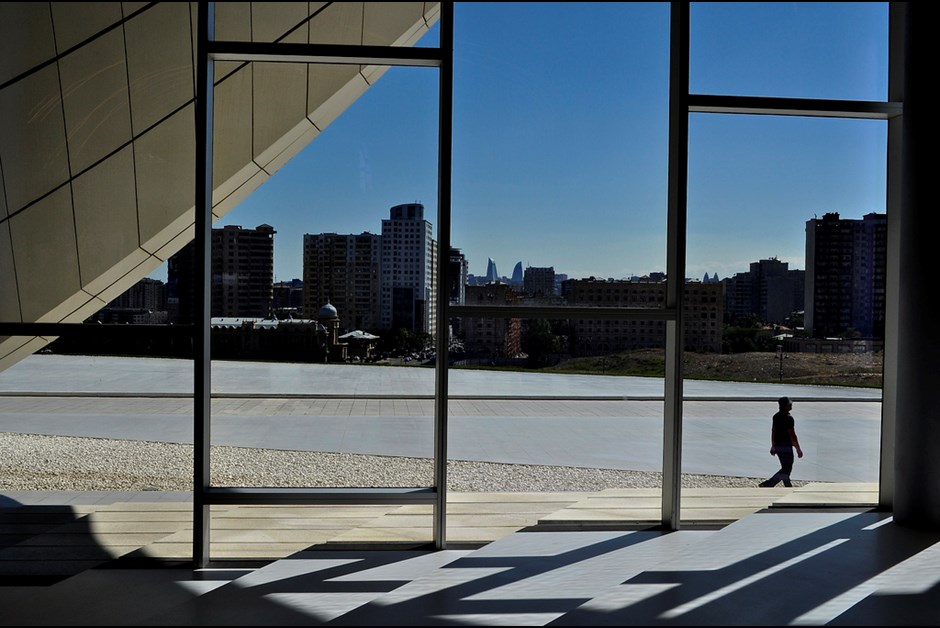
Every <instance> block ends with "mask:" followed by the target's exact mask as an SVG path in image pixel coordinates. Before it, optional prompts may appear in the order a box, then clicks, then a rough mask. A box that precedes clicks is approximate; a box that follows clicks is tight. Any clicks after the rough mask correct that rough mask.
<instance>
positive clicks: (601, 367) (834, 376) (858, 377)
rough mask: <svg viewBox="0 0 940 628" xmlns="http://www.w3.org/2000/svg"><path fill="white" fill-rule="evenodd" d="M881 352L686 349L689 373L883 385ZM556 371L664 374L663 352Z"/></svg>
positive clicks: (583, 361) (598, 359) (579, 361)
mask: <svg viewBox="0 0 940 628" xmlns="http://www.w3.org/2000/svg"><path fill="white" fill-rule="evenodd" d="M882 359H883V354H882V353H880V352H879V353H785V354H784V355H783V360H782V371H781V359H780V357H779V356H778V355H777V354H776V353H756V352H755V353H735V354H729V355H719V354H715V353H690V352H687V353H686V354H685V365H684V369H685V377H686V378H687V379H709V380H718V381H735V382H786V383H790V384H820V385H828V386H861V387H866V388H881V385H882ZM543 370H544V371H546V372H556V373H588V374H595V375H601V374H606V375H639V376H649V377H662V376H663V374H664V372H665V361H664V352H663V351H662V350H656V349H641V350H637V351H627V352H624V353H617V354H612V355H607V356H593V357H586V358H575V359H572V360H566V361H564V362H561V363H559V364H557V365H555V366H552V367H547V368H545V369H543Z"/></svg>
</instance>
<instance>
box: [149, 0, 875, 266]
mask: <svg viewBox="0 0 940 628" xmlns="http://www.w3.org/2000/svg"><path fill="white" fill-rule="evenodd" d="M581 16H583V17H584V18H585V21H586V25H587V26H588V28H584V29H577V28H575V29H573V28H572V27H571V25H572V23H573V22H574V23H577V20H578V18H579V17H581ZM588 17H591V18H592V19H587V18H588ZM668 21H669V10H668V4H662V3H577V4H574V3H571V4H569V3H552V4H549V5H539V7H538V9H535V8H532V7H531V6H529V5H526V4H524V3H518V4H516V3H467V4H462V3H458V4H457V6H456V14H455V56H454V126H453V128H454V144H453V175H454V179H453V194H452V231H451V237H450V240H451V244H452V246H454V247H455V248H459V249H461V251H463V253H464V254H465V255H466V257H467V259H468V262H469V272H470V273H471V274H474V275H477V276H481V275H485V271H486V263H487V259H488V258H493V259H494V260H495V262H496V264H497V266H498V267H500V268H503V269H508V268H511V267H512V265H513V264H515V263H516V262H517V261H523V264H524V265H532V266H553V267H554V268H555V269H556V272H560V273H565V274H568V275H569V276H571V277H588V276H598V277H605V278H606V277H614V278H622V277H629V276H632V275H643V274H647V273H649V272H653V271H662V270H665V266H666V264H665V240H666V238H665V232H666V200H667V199H666V178H667V170H666V148H667V146H668V129H667V120H666V113H667V110H668V75H667V74H668V71H667V70H668V44H667V42H668ZM886 23H887V6H886V5H885V4H882V3H832V4H829V3H696V4H693V6H692V22H691V32H692V63H691V81H690V83H691V90H692V91H693V92H694V93H721V94H741V95H759V96H786V97H803V98H814V97H818V98H841V99H846V100H851V99H858V100H884V99H885V98H886V94H887V80H886V76H887V70H886V65H887V64H886V59H887V52H886V50H887V42H886V33H887V29H886ZM762 24H764V25H767V28H761V25H762ZM796 25H799V26H800V27H801V28H797V26H796ZM807 25H811V26H810V27H811V28H812V29H813V30H812V31H806V30H805V28H802V27H806V26H807ZM744 29H746V30H744ZM742 33H744V35H742ZM437 34H438V29H437V26H435V27H434V28H432V30H431V31H430V32H429V33H428V35H426V36H425V38H424V39H423V40H422V41H421V42H419V44H418V45H419V46H435V45H437ZM823 35H825V36H823ZM728 41H735V42H740V45H741V46H742V47H741V48H739V49H736V50H730V49H728V46H727V43H726V42H728ZM598 59H602V60H603V63H601V62H599V61H598ZM821 59H822V60H823V62H822V63H821V62H820V60H821ZM766 85H773V86H774V88H773V91H770V88H769V87H765V86H766ZM437 90H438V86H437V72H436V71H434V70H428V69H426V68H391V69H389V71H388V72H387V73H386V74H385V76H383V77H382V78H381V79H380V80H379V81H378V82H377V83H376V84H375V85H374V86H372V87H371V88H370V89H369V90H368V91H367V92H366V94H365V95H364V96H363V97H362V98H360V99H359V100H358V101H356V103H354V104H353V106H351V107H350V108H349V109H348V110H346V111H345V112H344V113H343V114H342V115H341V116H340V117H339V118H338V119H337V120H336V121H335V122H333V123H332V124H331V125H330V126H328V127H327V128H326V129H325V130H324V131H323V132H322V133H321V134H320V136H318V137H317V138H316V139H315V140H314V141H313V142H312V143H311V144H310V145H309V146H308V147H307V148H306V149H305V150H304V151H302V152H301V153H300V154H299V155H298V156H297V157H295V158H294V159H293V160H292V161H291V162H289V163H288V164H287V165H285V166H284V167H283V168H281V170H279V171H278V172H277V173H275V174H274V176H272V177H271V179H270V180H268V181H267V182H266V183H264V184H263V185H262V186H261V187H260V188H259V189H258V190H257V191H256V192H255V193H254V194H253V195H252V196H250V197H249V198H248V199H246V200H245V201H243V202H242V203H241V205H239V206H238V207H236V208H235V209H234V210H232V211H231V212H230V213H228V214H226V215H225V216H223V217H222V218H221V219H220V220H219V221H217V226H219V225H223V224H240V225H243V226H246V227H251V226H254V225H256V224H261V223H264V222H266V223H268V224H272V225H274V226H275V228H276V229H277V230H278V232H279V233H278V235H277V236H276V247H275V248H276V252H275V276H276V279H277V280H289V279H292V278H295V277H300V276H301V273H302V270H301V269H302V261H301V258H302V248H303V246H302V234H304V233H326V232H334V233H339V234H358V233H362V232H371V233H376V232H378V229H379V228H380V223H381V218H382V215H383V214H384V213H385V212H387V211H388V208H389V207H392V206H394V205H398V204H401V203H410V202H420V203H422V204H424V205H425V207H426V208H427V214H428V219H429V220H430V222H431V223H432V225H433V226H434V229H435V231H434V237H435V239H439V238H438V234H437V224H438V220H437V216H436V213H437V198H436V197H437V191H436V177H437V102H438V97H437ZM755 137H758V138H760V142H758V145H759V147H758V148H757V149H755V148H753V146H754V144H755V142H754V138H755ZM885 138H886V126H885V124H884V123H883V122H882V121H872V120H833V119H820V118H785V117H774V116H727V115H707V114H692V115H691V116H690V147H689V198H688V230H687V233H688V246H687V264H686V273H685V275H686V277H690V278H701V277H702V276H703V275H704V274H705V273H708V274H709V276H711V275H713V274H715V273H717V274H718V275H719V277H722V278H724V277H729V276H731V275H733V274H734V273H735V272H743V271H746V270H747V268H748V264H749V262H752V261H756V260H760V259H769V258H777V259H780V260H782V261H785V262H788V263H789V264H790V267H791V268H804V265H805V260H804V253H803V247H804V245H805V231H804V225H805V224H806V221H808V220H811V219H812V218H814V217H815V216H822V215H823V214H825V213H828V212H838V213H840V214H841V215H842V216H843V217H844V218H861V217H862V216H863V215H865V214H868V213H872V212H876V213H883V212H884V211H885V181H884V172H885V159H886V157H885V153H886V150H885V141H886V140H885ZM808 155H812V156H813V158H812V159H807V158H806V157H807V156H808ZM729 225H733V226H734V228H733V229H731V228H728V226H729ZM729 233H734V234H735V235H734V237H733V239H731V240H729V236H728V234H729ZM742 234H743V235H742ZM291 238H293V240H294V241H292V240H291ZM155 276H159V275H155Z"/></svg>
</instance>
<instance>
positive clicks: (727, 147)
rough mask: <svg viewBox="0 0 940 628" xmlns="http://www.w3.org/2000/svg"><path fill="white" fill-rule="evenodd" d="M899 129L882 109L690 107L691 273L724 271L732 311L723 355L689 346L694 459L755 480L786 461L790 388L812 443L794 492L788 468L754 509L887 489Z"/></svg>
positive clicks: (803, 436)
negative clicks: (817, 495) (882, 468)
mask: <svg viewBox="0 0 940 628" xmlns="http://www.w3.org/2000/svg"><path fill="white" fill-rule="evenodd" d="M886 133H887V127H886V124H885V123H884V122H883V121H872V120H834V119H815V118H797V117H786V118H782V117H774V116H726V115H708V114H695V115H693V116H692V117H691V121H690V159H689V202H688V207H689V218H688V260H687V263H688V269H689V274H690V275H692V276H693V277H700V276H701V277H703V278H708V277H711V278H713V279H714V280H717V281H718V282H719V285H721V286H722V287H723V292H724V302H725V314H724V320H723V321H722V324H723V338H722V349H721V352H720V353H719V352H714V353H712V352H701V351H695V350H691V351H687V352H686V354H685V356H684V360H685V363H684V375H685V386H684V390H685V396H686V401H685V405H684V419H685V422H684V428H683V470H684V471H685V472H687V473H703V472H707V473H713V474H717V475H721V476H724V477H726V478H727V481H728V485H729V486H736V485H743V486H751V487H752V488H754V489H758V486H757V485H758V483H759V482H762V481H764V480H767V479H768V478H770V477H771V476H773V475H775V473H776V472H777V471H778V470H779V469H780V468H781V464H780V460H781V457H780V455H779V454H778V455H775V456H774V457H771V455H770V450H771V428H772V420H771V417H772V416H773V415H774V414H775V413H776V412H777V411H778V409H779V408H778V404H777V399H778V398H781V397H789V398H790V399H791V400H792V401H793V409H792V412H791V415H792V417H793V418H794V421H795V425H794V426H795V431H796V434H797V439H798V442H799V444H800V446H801V448H802V451H803V453H804V454H805V455H804V456H803V457H802V458H800V457H799V456H797V458H796V459H795V461H794V463H793V466H792V475H791V478H790V479H789V481H792V484H793V487H794V488H795V489H796V490H787V491H783V487H784V482H783V480H782V479H779V486H778V492H775V493H768V494H767V495H765V496H763V497H762V495H763V494H762V493H761V491H760V490H757V493H756V494H755V495H753V497H754V498H756V499H758V501H757V502H749V503H748V504H749V507H751V506H753V507H755V508H760V507H764V506H766V505H769V503H771V502H773V501H775V500H785V502H786V503H800V501H801V500H803V502H804V503H805V502H812V500H813V499H814V497H813V496H811V495H809V496H808V494H807V493H806V492H801V491H804V489H806V490H809V489H810V488H811V487H813V486H816V485H817V484H822V485H824V486H826V487H829V488H826V489H825V490H843V492H844V493H845V495H844V496H843V499H847V500H848V501H849V502H852V503H862V504H868V503H872V502H873V501H875V500H876V496H877V487H878V479H879V468H878V466H879V459H880V442H881V386H882V368H883V347H884V340H885V337H884V315H885V314H884V312H885V300H884V294H885V270H886V268H885V263H886V258H885V250H886V245H887V231H886V225H887V222H886V221H887V214H886V196H885V190H886V180H885V172H886V163H885V160H886V140H887V135H886ZM687 315H690V316H691V318H690V319H689V320H687V323H688V324H697V323H698V320H699V318H701V315H702V313H701V312H696V311H692V312H688V311H687ZM701 320H702V321H703V322H704V321H705V319H704V318H702V319H701ZM722 391H723V392H722ZM777 438H782V439H784V440H786V439H787V436H786V433H784V434H783V435H781V434H780V433H779V431H778V432H777ZM778 447H779V445H778ZM716 448H720V449H721V451H722V455H720V456H716V455H715V453H714V452H715V449H716ZM786 449H787V450H789V448H786ZM840 485H842V486H843V488H840ZM858 487H862V489H861V490H859V489H858ZM814 490H815V489H814ZM780 491H782V492H780ZM760 500H764V501H763V502H761V501H760ZM686 516H691V514H690V513H687V512H686V513H684V514H683V517H686Z"/></svg>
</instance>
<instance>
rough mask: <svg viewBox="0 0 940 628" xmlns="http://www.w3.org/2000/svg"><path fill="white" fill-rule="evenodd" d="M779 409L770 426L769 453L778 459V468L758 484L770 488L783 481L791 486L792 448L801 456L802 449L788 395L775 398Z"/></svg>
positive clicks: (785, 484)
mask: <svg viewBox="0 0 940 628" xmlns="http://www.w3.org/2000/svg"><path fill="white" fill-rule="evenodd" d="M777 405H779V406H780V410H779V411H778V412H777V413H776V414H775V415H774V418H773V425H772V426H771V428H770V455H771V456H777V460H779V461H780V470H779V471H777V472H776V473H775V474H774V475H773V476H772V477H771V478H770V479H768V480H764V481H763V482H761V483H760V484H758V486H763V487H765V488H770V487H773V486H777V484H779V483H780V482H783V485H784V486H793V484H791V483H790V472H791V471H793V450H794V448H795V449H796V455H797V456H798V457H800V458H802V457H803V450H802V449H800V441H799V439H797V437H796V428H795V427H794V422H793V415H791V414H790V410H792V409H793V403H792V402H791V401H790V398H789V397H780V399H778V400H777Z"/></svg>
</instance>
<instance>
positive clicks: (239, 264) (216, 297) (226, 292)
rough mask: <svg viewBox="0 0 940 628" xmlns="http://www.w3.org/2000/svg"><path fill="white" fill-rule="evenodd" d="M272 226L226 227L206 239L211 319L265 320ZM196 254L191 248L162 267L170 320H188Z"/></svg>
mask: <svg viewBox="0 0 940 628" xmlns="http://www.w3.org/2000/svg"><path fill="white" fill-rule="evenodd" d="M275 233H277V232H276V231H275V230H274V227H272V226H271V225H266V224H263V225H258V226H257V227H256V228H254V229H243V228H242V227H240V226H237V225H226V226H225V227H222V228H221V229H213V230H212V237H211V245H210V246H211V260H212V261H211V264H212V266H211V275H212V277H211V282H212V295H211V299H212V301H211V312H212V316H227V317H266V316H270V315H271V305H272V301H273V298H274V234H275ZM194 252H195V248H194V244H193V243H192V242H190V243H189V244H187V245H186V246H184V247H183V248H182V249H181V250H180V251H179V252H178V253H176V254H175V255H172V256H171V257H170V259H169V260H168V263H167V307H168V309H169V310H170V320H171V321H175V322H184V323H188V322H191V321H192V320H193V307H194V302H195V301H194V298H195V290H194V288H193V285H194V284H193V282H194V279H195V270H196V269H195V255H194Z"/></svg>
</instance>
